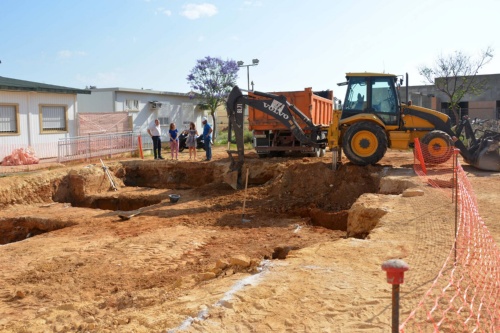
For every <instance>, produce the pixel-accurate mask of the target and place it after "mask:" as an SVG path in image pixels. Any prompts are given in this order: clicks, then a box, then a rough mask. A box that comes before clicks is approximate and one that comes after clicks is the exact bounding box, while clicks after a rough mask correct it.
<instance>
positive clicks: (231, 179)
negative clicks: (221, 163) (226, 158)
mask: <svg viewBox="0 0 500 333" xmlns="http://www.w3.org/2000/svg"><path fill="white" fill-rule="evenodd" d="M239 178H240V177H239V176H238V170H234V171H228V172H227V173H226V174H224V176H223V179H224V183H226V184H229V185H230V186H231V187H232V188H233V189H235V190H237V189H238V188H239V186H238V184H239Z"/></svg>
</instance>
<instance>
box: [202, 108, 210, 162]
mask: <svg viewBox="0 0 500 333" xmlns="http://www.w3.org/2000/svg"><path fill="white" fill-rule="evenodd" d="M201 123H202V124H203V141H204V142H205V153H206V154H207V159H206V160H205V161H210V160H211V159H212V126H210V124H209V123H208V121H207V117H203V121H202V122H201Z"/></svg>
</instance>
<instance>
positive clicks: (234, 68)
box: [187, 56, 239, 134]
mask: <svg viewBox="0 0 500 333" xmlns="http://www.w3.org/2000/svg"><path fill="white" fill-rule="evenodd" d="M238 70H239V67H238V64H237V63H236V61H234V60H226V61H224V60H222V59H220V58H212V57H208V56H207V57H205V58H203V59H200V60H197V63H196V66H194V67H193V69H191V73H190V74H189V75H188V77H187V81H188V83H189V85H190V86H191V89H193V91H194V92H195V93H196V96H197V97H198V98H200V99H201V102H200V103H199V106H200V107H201V108H202V109H205V110H210V115H211V116H212V121H213V122H212V123H213V124H214V128H213V131H214V134H215V133H217V131H216V122H215V110H217V108H218V107H219V106H221V105H223V104H224V103H225V102H226V98H227V96H228V95H229V93H230V92H231V89H232V88H233V86H235V85H236V79H237V78H238V75H237V74H238Z"/></svg>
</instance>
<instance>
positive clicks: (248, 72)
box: [237, 59, 259, 90]
mask: <svg viewBox="0 0 500 333" xmlns="http://www.w3.org/2000/svg"><path fill="white" fill-rule="evenodd" d="M237 64H238V67H246V68H247V89H248V90H250V69H249V68H250V66H257V65H258V64H259V59H252V63H251V64H250V65H243V64H244V62H243V61H241V60H240V61H238V62H237ZM252 90H253V82H252Z"/></svg>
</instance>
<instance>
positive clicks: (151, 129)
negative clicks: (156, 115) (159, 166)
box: [148, 119, 164, 160]
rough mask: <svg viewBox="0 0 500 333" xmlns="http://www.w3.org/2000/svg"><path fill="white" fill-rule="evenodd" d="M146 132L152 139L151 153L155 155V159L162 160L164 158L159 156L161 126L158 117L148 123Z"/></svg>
mask: <svg viewBox="0 0 500 333" xmlns="http://www.w3.org/2000/svg"><path fill="white" fill-rule="evenodd" d="M148 134H149V135H150V136H151V139H152V140H153V154H154V156H155V160H164V158H163V157H162V156H161V138H160V135H161V127H160V121H159V120H158V119H155V120H154V121H152V122H151V123H150V124H149V126H148Z"/></svg>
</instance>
